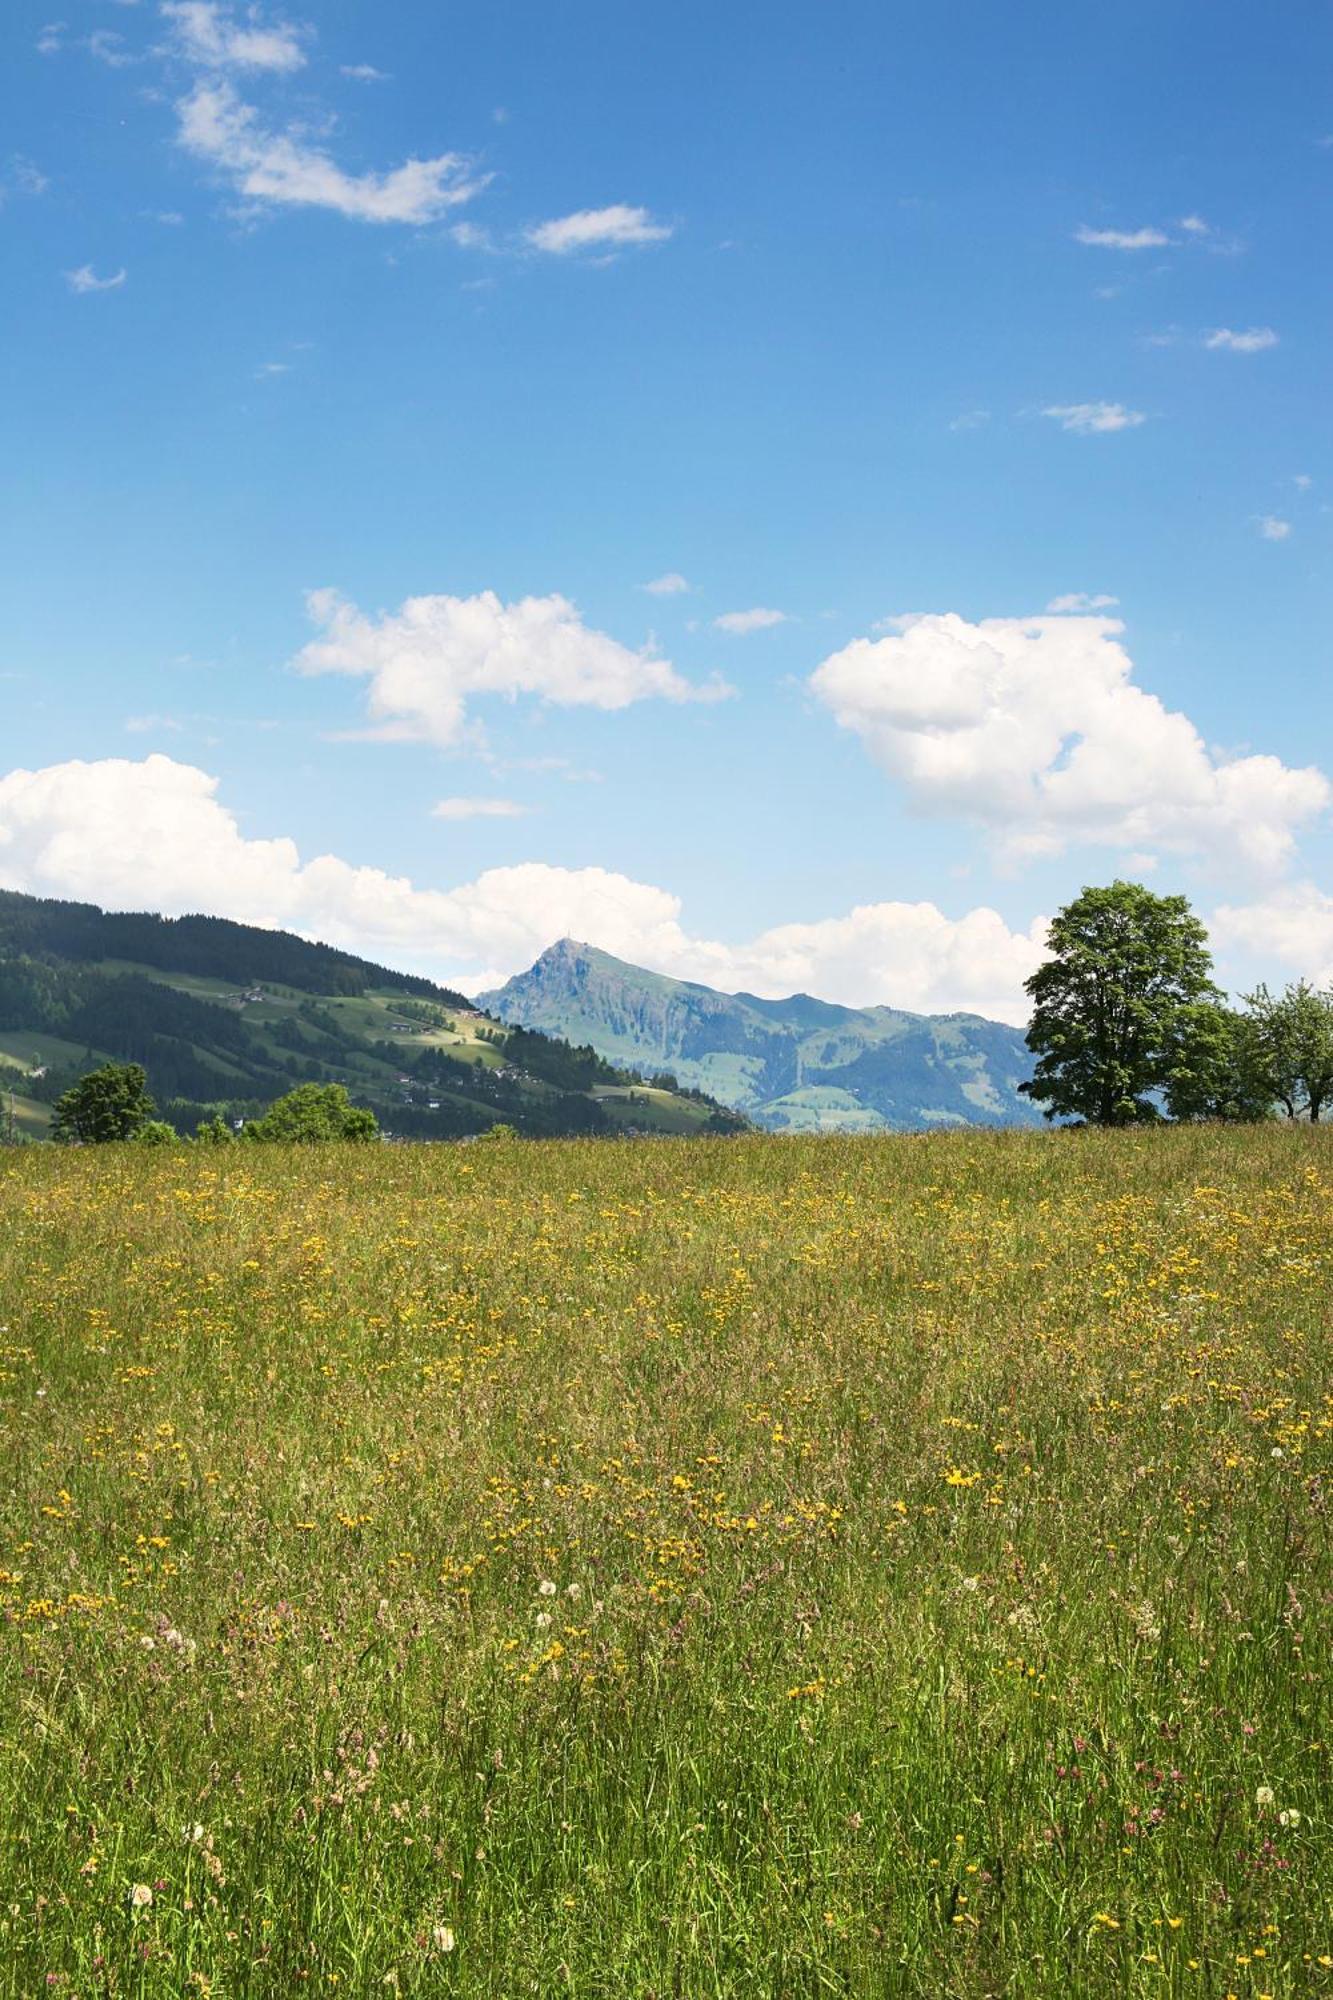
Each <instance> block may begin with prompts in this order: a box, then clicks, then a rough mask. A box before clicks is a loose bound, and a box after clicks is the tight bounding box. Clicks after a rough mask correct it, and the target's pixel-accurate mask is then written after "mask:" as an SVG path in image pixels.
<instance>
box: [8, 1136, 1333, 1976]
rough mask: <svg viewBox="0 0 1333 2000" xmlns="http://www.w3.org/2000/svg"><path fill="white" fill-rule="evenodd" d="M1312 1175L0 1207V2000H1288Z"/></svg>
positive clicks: (1317, 1574) (923, 1170)
mask: <svg viewBox="0 0 1333 2000" xmlns="http://www.w3.org/2000/svg"><path fill="white" fill-rule="evenodd" d="M1331 1278H1333V1136H1330V1135H1329V1134H1328V1133H1327V1132H1325V1130H1323V1129H1322V1128H1319V1127H1315V1128H1311V1127H1308V1126H1304V1127H1287V1126H1284V1127H1277V1126H1273V1127H1266V1128H1259V1129H1249V1130H1242V1129H1222V1128H1217V1129H1208V1128H1188V1127H1182V1128H1177V1129H1171V1130H1161V1131H1151V1130H1143V1131H1129V1132H1123V1133H1109V1134H1096V1133H1065V1134H1057V1133H975V1132H973V1133H960V1132H945V1133H939V1134H934V1135H929V1136H922V1137H913V1138H898V1139H893V1138H888V1139H885V1138H866V1139H855V1138H847V1139H824V1140H817V1139H800V1138H797V1139H772V1138H769V1139H758V1138H742V1139H737V1140H733V1141H731V1142H729V1143H725V1144H721V1143H718V1144H711V1145H699V1144H688V1143H685V1142H675V1141H671V1140H663V1141H661V1142H660V1143H658V1144H655V1145H644V1146H630V1145H605V1144H600V1145H599V1144H597V1143H595V1142H564V1141H562V1142H551V1143H544V1142H542V1143H533V1144H530V1145H522V1146H517V1145H516V1146H504V1145H500V1146H486V1145H480V1146H469V1147H428V1146H403V1147H380V1148H364V1149H363V1148H348V1149H346V1150H339V1149H331V1148H330V1149H319V1148H307V1149H304V1150H301V1149H297V1150H293V1151H287V1150H285V1149H282V1148H276V1147H255V1148H235V1149H233V1150H231V1151H223V1152H210V1151H207V1150H205V1149H203V1148H199V1149H191V1150H186V1149H181V1150H179V1151H172V1150H167V1151H162V1152H157V1151H150V1150H144V1149H136V1148H131V1147H126V1148H107V1149H92V1148H89V1149H83V1150H64V1149H58V1148H36V1147H34V1148H28V1149H19V1150H17V1151H14V1152H0V1463H3V1466H4V1481H3V1513H2V1514H0V1995H3V1996H5V1997H6V2000H31V1996H33V1995H36V1994H46V1993H56V1994H60V1995H63V1996H66V2000H72V1996H78V2000H94V1996H97V1997H98V2000H101V1996H111V1995H114V1996H117V2000H121V1997H122V1996H130V1995H133V1996H153V2000H159V1996H160V2000H179V1996H192V1995H196V1994H200V1995H212V1996H214V2000H222V1996H226V1997H227V2000H242V1996H260V1995H262V1996H266V1997H267V1996H273V2000H278V1996H281V2000H289V1997H290V1996H292V1995H295V1994H301V1993H306V1992H310V1993H322V1994H342V1995H357V1996H371V1995H374V1996H382V1995H384V1994H386V1993H390V1994H394V1993H396V1994H400V1995H409V1994H410V1995H421V1996H427V1995H429V1996H434V1995H448V1994H457V1995H466V1996H487V2000H512V1996H517V1995H539V1996H543V2000H544V1996H549V1995H558V1994H566V1993H567V1994H574V1995H579V1996H590V1997H591V1996H597V1997H598V2000H626V1997H627V1996H628V1997H629V2000H667V1996H681V2000H699V1997H700V1996H710V2000H711V1996H728V2000H733V1997H734V2000H752V1996H784V2000H785V1996H805V1995H811V1996H814V1995H821V1996H822V1995H826V1994H827V1995H842V1996H848V1995H852V1996H861V1997H862V2000H872V1996H873V1997H874V2000H878V1996H883V1995H899V1994H903V1995H919V1996H923V2000H933V1996H954V1997H955V2000H979V1997H980V1996H986V1995H992V1996H999V1995H1004V1996H1024V1995H1048V1994H1050V1995H1070V1996H1072V1995H1077V1996H1092V2000H1120V1997H1121V1996H1124V1995H1134V1996H1154V2000H1156V1996H1173V2000H1174V1996H1191V2000H1193V1996H1197V2000H1223V1996H1226V1995H1228V1994H1232V1995H1235V1996H1237V2000H1262V1996H1264V1995H1269V1996H1272V2000H1279V1996H1284V1997H1285V1996H1293V1995H1306V1994H1311V1995H1318V1994H1333V1908H1331V1907H1330V1893H1329V1887H1328V1885H1329V1882H1330V1880H1333V1843H1331V1842H1330V1839H1329V1799H1330V1796H1333V1794H1331V1793H1330V1788H1329V1783H1328V1778H1329V1759H1328V1748H1329V1743H1330V1733H1331V1732H1333V1719H1331V1718H1330V1715H1329V1687H1330V1680H1329V1668H1330V1654H1329V1631H1328V1619H1329V1608H1330V1579H1331V1578H1333V1566H1331V1565H1330V1531H1329V1518H1330V1517H1329V1507H1330V1497H1331V1495H1330V1473H1331V1471H1333V1467H1331V1465H1330V1457H1331V1453H1330V1439H1331V1437H1333V1399H1331V1398H1330V1381H1329V1365H1328V1364H1329V1352H1330V1340H1329V1335H1330V1330H1331V1323H1333V1305H1331V1304H1330V1300H1331V1298H1333V1285H1331V1283H1330V1280H1331Z"/></svg>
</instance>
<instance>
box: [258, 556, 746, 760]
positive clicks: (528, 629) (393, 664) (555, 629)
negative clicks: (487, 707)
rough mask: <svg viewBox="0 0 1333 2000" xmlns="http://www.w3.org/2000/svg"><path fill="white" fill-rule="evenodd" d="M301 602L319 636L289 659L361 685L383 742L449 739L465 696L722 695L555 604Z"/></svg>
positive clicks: (572, 701)
mask: <svg viewBox="0 0 1333 2000" xmlns="http://www.w3.org/2000/svg"><path fill="white" fill-rule="evenodd" d="M307 605H308V609H309V612H310V616H311V618H312V619H313V621H314V623H315V624H316V625H317V626H319V627H320V628H321V629H322V631H323V634H324V636H323V637H322V638H321V639H317V640H314V641H312V642H311V644H310V645H308V646H306V647H305V648H304V649H303V650H302V651H301V652H300V653H299V654H298V655H297V658H296V661H295V665H296V667H297V669H298V671H299V672H301V673H304V674H351V675H355V676H358V677H361V678H364V679H366V680H367V681H368V682H369V689H368V693H367V709H368V713H369V721H370V728H369V731H368V733H369V734H370V735H372V736H375V737H377V738H379V739H380V740H382V741H385V742H400V743H436V744H440V745H442V746H446V747H447V746H450V745H453V744H456V743H458V742H459V741H461V740H462V739H463V738H464V736H465V735H466V733H467V729H468V704H469V702H470V701H471V700H472V698H473V697H475V696H484V695H500V696H503V697H504V698H506V699H507V700H509V701H515V700H517V699H518V698H519V696H521V695H533V696H536V697H537V698H538V699H539V700H542V701H548V702H553V703H555V704H556V705H557V706H559V707H562V708H602V709H617V708H627V707H628V706H629V705H630V703H631V702H636V701H645V700H649V699H652V698H657V699H661V700H666V701H700V700H715V699H717V698H718V697H719V696H720V695H722V694H725V693H727V692H729V690H728V689H726V688H725V687H723V686H722V685H720V684H713V685H711V686H708V687H702V688H701V687H698V686H695V685H694V684H693V683H691V682H689V681H686V680H683V679H682V678H681V676H680V675H679V674H678V673H677V672H676V670H675V668H674V667H673V666H672V664H671V662H670V660H664V659H662V658H661V656H660V655H659V654H658V653H656V652H655V651H654V650H653V648H652V647H651V646H645V647H642V648H640V649H639V650H637V651H636V650H634V649H633V648H631V647H629V646H622V645H621V643H620V641H619V640H618V639H612V638H611V637H610V636H609V635H608V634H607V633H605V632H598V631H595V630H594V629H593V628H592V627H591V626H588V625H585V624H584V623H583V621H582V619H581V618H580V617H579V614H578V610H577V608H576V607H575V606H574V605H573V604H571V603H570V602H569V599H568V598H565V597H560V596H551V597H524V598H521V599H520V600H519V601H518V602H516V603H514V604H504V603H502V602H501V600H500V599H499V598H498V597H497V596H496V594H495V592H494V591H492V590H484V591H482V592H481V593H480V594H479V595H478V596H476V597H409V598H408V599H407V601H406V603H405V604H403V606H402V607H401V609H400V610H398V611H397V612H395V613H392V614H389V613H385V614H382V615H381V616H380V617H378V618H370V617H367V616H366V615H365V614H364V613H363V612H361V611H359V610H358V609H357V607H356V606H355V605H354V604H350V603H348V601H347V600H346V599H345V598H344V597H341V596H340V595H339V594H338V592H337V591H334V590H317V591H314V592H312V593H311V595H310V597H309V598H308V599H307Z"/></svg>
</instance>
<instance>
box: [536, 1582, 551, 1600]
mask: <svg viewBox="0 0 1333 2000" xmlns="http://www.w3.org/2000/svg"><path fill="white" fill-rule="evenodd" d="M537 1595H538V1596H539V1597H554V1596H555V1585H554V1584H553V1583H551V1582H550V1581H549V1580H548V1579H547V1578H546V1577H543V1578H542V1580H541V1582H540V1583H539V1584H538V1585H537Z"/></svg>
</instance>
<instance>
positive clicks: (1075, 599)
mask: <svg viewBox="0 0 1333 2000" xmlns="http://www.w3.org/2000/svg"><path fill="white" fill-rule="evenodd" d="M1119 602H1120V599H1119V598H1118V597H1107V596H1106V595H1105V594H1104V593H1102V594H1100V595H1098V596H1096V597H1090V596H1089V595H1088V593H1087V591H1086V590H1070V591H1067V592H1066V593H1065V595H1064V596H1063V597H1053V598H1052V599H1051V601H1050V603H1049V604H1048V605H1047V606H1046V609H1047V610H1048V611H1054V612H1056V613H1057V614H1058V613H1061V612H1065V611H1114V610H1115V607H1116V605H1117V604H1119Z"/></svg>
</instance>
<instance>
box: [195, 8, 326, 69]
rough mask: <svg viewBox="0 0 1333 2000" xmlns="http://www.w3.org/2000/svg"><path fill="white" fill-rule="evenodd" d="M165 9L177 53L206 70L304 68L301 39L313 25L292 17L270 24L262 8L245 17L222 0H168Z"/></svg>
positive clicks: (251, 11)
mask: <svg viewBox="0 0 1333 2000" xmlns="http://www.w3.org/2000/svg"><path fill="white" fill-rule="evenodd" d="M160 12H161V14H162V18H163V19H164V20H165V21H169V22H170V23H171V30H172V52H173V54H175V55H178V56H180V57H182V58H183V60H184V61H186V62H189V63H194V64H197V65H198V67H199V68H201V69H241V70H269V71H274V72H277V73H279V74H283V75H290V73H291V72H292V71H293V70H298V69H303V68H304V67H305V60H306V57H305V50H304V48H303V47H302V42H303V41H304V40H305V39H306V37H307V36H308V35H309V34H310V32H311V30H310V29H308V28H297V27H294V26H293V25H292V23H291V22H290V21H278V22H275V23H273V25H272V26H268V27H266V26H265V25H264V24H263V22H262V20H261V18H260V11H259V9H258V8H257V7H251V8H249V9H248V10H247V13H246V15H245V18H244V20H243V21H242V22H238V21H237V20H236V17H235V15H234V13H233V12H232V9H231V8H230V7H226V6H222V5H220V4H218V0H163V4H162V7H161V9H160Z"/></svg>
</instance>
